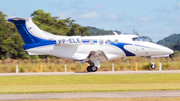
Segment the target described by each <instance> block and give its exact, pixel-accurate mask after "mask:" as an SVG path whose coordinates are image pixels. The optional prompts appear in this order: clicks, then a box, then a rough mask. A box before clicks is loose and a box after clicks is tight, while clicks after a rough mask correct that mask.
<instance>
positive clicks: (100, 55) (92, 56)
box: [82, 51, 108, 62]
mask: <svg viewBox="0 0 180 101" xmlns="http://www.w3.org/2000/svg"><path fill="white" fill-rule="evenodd" d="M96 60H98V61H99V62H105V61H108V58H107V56H106V54H105V53H104V52H103V51H91V52H89V55H88V56H87V57H86V58H85V59H84V60H83V61H82V62H87V61H96Z"/></svg>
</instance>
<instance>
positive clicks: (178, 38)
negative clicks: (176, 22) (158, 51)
mask: <svg viewBox="0 0 180 101" xmlns="http://www.w3.org/2000/svg"><path fill="white" fill-rule="evenodd" d="M157 44H160V45H163V46H166V47H169V48H171V49H173V50H178V51H180V33H179V34H176V33H175V34H172V35H170V36H168V37H166V38H164V39H162V40H160V41H158V42H157Z"/></svg>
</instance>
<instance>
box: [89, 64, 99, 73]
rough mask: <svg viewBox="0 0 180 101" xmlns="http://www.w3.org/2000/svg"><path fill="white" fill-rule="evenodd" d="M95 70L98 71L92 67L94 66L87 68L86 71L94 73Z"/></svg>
mask: <svg viewBox="0 0 180 101" xmlns="http://www.w3.org/2000/svg"><path fill="white" fill-rule="evenodd" d="M97 69H98V68H97V67H96V66H94V65H92V66H88V67H87V71H88V72H96V71H97Z"/></svg>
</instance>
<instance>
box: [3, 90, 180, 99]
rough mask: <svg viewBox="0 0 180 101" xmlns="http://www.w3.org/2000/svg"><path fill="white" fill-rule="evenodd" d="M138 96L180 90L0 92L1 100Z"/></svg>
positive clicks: (172, 93) (176, 94) (170, 94)
mask: <svg viewBox="0 0 180 101" xmlns="http://www.w3.org/2000/svg"><path fill="white" fill-rule="evenodd" d="M138 97H180V91H134V92H94V93H93V92H90V93H45V94H0V100H31V99H64V98H138Z"/></svg>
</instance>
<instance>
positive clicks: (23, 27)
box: [8, 18, 48, 44]
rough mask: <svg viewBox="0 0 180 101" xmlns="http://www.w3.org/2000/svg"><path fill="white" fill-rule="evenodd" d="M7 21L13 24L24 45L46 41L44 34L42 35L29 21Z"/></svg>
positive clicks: (21, 19)
mask: <svg viewBox="0 0 180 101" xmlns="http://www.w3.org/2000/svg"><path fill="white" fill-rule="evenodd" d="M8 21H10V22H13V23H14V24H15V26H16V28H17V29H18V31H19V33H20V34H21V37H22V38H23V40H24V42H25V43H26V44H31V43H38V42H43V41H48V38H47V36H46V34H44V33H43V32H42V30H40V29H39V28H38V27H37V26H36V25H35V24H34V23H33V22H32V20H31V19H24V18H10V19H8Z"/></svg>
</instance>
